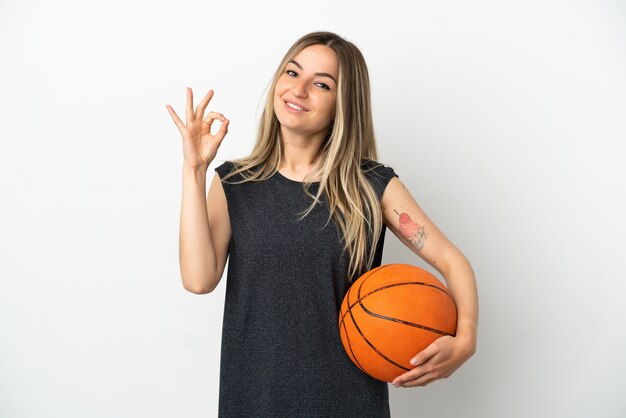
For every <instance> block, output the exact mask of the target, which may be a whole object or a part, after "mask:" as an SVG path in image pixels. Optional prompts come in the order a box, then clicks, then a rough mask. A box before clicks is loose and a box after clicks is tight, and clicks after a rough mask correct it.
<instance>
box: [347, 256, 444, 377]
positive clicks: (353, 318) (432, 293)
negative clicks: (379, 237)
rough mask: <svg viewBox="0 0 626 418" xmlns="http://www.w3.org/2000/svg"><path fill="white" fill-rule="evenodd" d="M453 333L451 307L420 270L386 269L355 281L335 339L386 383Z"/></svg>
mask: <svg viewBox="0 0 626 418" xmlns="http://www.w3.org/2000/svg"><path fill="white" fill-rule="evenodd" d="M455 333H456V305H455V304H454V300H453V299H452V297H451V296H450V295H449V294H448V291H447V289H446V287H445V286H444V285H443V284H442V283H441V282H440V281H439V280H438V279H437V278H436V277H435V276H433V275H432V274H430V273H429V272H427V271H426V270H424V269H421V268H419V267H416V266H411V265H408V264H387V265H384V266H380V267H377V268H375V269H372V270H370V271H368V272H367V273H365V274H364V275H362V276H361V277H359V278H358V279H357V280H356V281H355V282H354V283H353V284H352V286H351V287H350V289H349V290H348V292H347V293H346V296H345V297H344V299H343V303H342V304H341V312H340V314H339V334H340V335H341V342H342V343H343V347H344V348H345V350H346V353H347V354H348V356H349V357H350V359H351V360H352V362H353V363H354V364H356V365H357V366H358V367H359V368H360V369H361V370H362V371H363V372H365V373H367V374H368V375H369V376H371V377H373V378H374V379H378V380H383V381H385V382H391V381H393V379H395V378H396V377H397V376H399V375H401V374H403V373H405V372H407V371H409V370H411V369H413V368H414V366H411V364H410V363H409V361H410V360H411V359H412V358H413V357H414V356H415V355H416V354H417V353H419V352H420V351H422V350H423V349H425V348H426V347H428V346H429V345H430V344H431V343H432V342H433V341H435V340H436V339H437V338H439V337H442V336H444V335H455Z"/></svg>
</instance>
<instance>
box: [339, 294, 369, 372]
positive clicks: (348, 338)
mask: <svg viewBox="0 0 626 418" xmlns="http://www.w3.org/2000/svg"><path fill="white" fill-rule="evenodd" d="M351 290H352V286H350V289H348V294H347V295H346V297H347V298H348V300H347V303H346V305H348V312H350V317H351V318H352V322H353V323H354V325H355V326H356V322H355V320H354V316H353V315H352V308H351V307H350V292H351ZM353 306H354V305H353ZM344 316H345V315H344ZM341 324H342V325H343V330H344V332H345V333H346V341H347V342H348V347H349V348H350V352H351V353H352V358H353V359H354V364H356V365H357V367H358V368H359V369H361V371H362V372H363V373H366V374H367V372H366V371H365V369H364V368H363V366H361V363H360V362H359V359H358V358H357V356H356V353H355V352H354V350H352V344H351V343H350V334H348V330H347V328H346V324H345V322H344V321H343V317H342V319H341ZM357 329H358V327H357ZM359 332H360V331H359Z"/></svg>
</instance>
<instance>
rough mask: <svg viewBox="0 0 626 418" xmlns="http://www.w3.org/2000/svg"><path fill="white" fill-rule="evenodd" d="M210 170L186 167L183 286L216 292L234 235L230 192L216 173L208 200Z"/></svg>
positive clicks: (181, 249)
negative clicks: (214, 290) (228, 196)
mask: <svg viewBox="0 0 626 418" xmlns="http://www.w3.org/2000/svg"><path fill="white" fill-rule="evenodd" d="M205 190H206V170H202V169H192V168H184V169H183V199H182V206H181V214H180V236H179V240H180V241H179V259H180V273H181V278H182V281H183V287H184V288H185V289H187V290H188V291H190V292H192V293H198V294H202V293H209V292H212V291H213V289H215V287H217V284H218V283H219V281H220V279H221V277H222V274H223V273H224V268H225V266H226V259H227V258H228V246H229V243H230V238H231V230H230V219H229V216H228V206H227V203H226V196H225V195H224V189H223V187H222V184H221V181H220V178H219V176H218V174H217V173H216V174H215V176H214V177H213V182H212V184H211V187H210V188H209V192H208V195H207V198H206V200H205V198H204V193H205Z"/></svg>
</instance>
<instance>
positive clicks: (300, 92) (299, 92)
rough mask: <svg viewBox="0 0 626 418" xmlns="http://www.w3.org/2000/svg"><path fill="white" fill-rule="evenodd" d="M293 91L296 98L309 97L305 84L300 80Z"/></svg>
mask: <svg viewBox="0 0 626 418" xmlns="http://www.w3.org/2000/svg"><path fill="white" fill-rule="evenodd" d="M291 91H292V92H293V94H294V96H296V97H306V96H307V95H308V93H307V89H306V84H305V82H304V81H300V80H298V81H297V82H295V83H294V85H293V87H292V88H291Z"/></svg>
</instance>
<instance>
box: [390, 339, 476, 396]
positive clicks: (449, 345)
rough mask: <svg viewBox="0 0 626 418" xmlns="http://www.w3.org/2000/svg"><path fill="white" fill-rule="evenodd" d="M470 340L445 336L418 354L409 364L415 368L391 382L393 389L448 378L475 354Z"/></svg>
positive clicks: (422, 384) (423, 384) (473, 344)
mask: <svg viewBox="0 0 626 418" xmlns="http://www.w3.org/2000/svg"><path fill="white" fill-rule="evenodd" d="M475 350H476V348H475V343H474V342H473V341H472V340H467V339H461V338H460V337H458V336H457V337H452V336H450V335H446V336H444V337H441V338H438V339H436V340H435V341H434V342H433V343H432V344H430V345H429V346H428V347H426V348H425V349H424V350H423V351H422V352H420V353H418V354H417V355H416V356H415V357H413V359H411V364H413V365H414V366H416V367H415V368H414V369H413V370H410V371H408V372H406V373H404V374H402V375H400V376H398V377H396V378H395V379H394V380H393V382H391V383H392V384H393V385H394V386H395V387H404V388H410V387H415V386H426V385H427V384H429V383H432V382H434V381H435V380H438V379H445V378H447V377H449V376H450V375H451V374H452V373H454V371H455V370H456V369H458V368H459V367H460V366H461V365H462V364H463V363H465V361H467V359H469V358H470V357H471V356H472V355H473V354H474V352H475Z"/></svg>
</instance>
